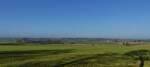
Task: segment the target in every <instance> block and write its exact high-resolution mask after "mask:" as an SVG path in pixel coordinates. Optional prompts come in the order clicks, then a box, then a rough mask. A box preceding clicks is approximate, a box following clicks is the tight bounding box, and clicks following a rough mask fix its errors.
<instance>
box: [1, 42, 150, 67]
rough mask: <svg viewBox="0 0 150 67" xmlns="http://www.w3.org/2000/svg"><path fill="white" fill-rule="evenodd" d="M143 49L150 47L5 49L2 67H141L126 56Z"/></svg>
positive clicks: (102, 46)
mask: <svg viewBox="0 0 150 67" xmlns="http://www.w3.org/2000/svg"><path fill="white" fill-rule="evenodd" d="M141 49H144V50H150V45H134V46H123V45H111V44H110V45H108V44H107V45H105V44H103V45H102V44H96V45H90V44H74V45H70V44H65V45H64V44H53V45H1V46H0V67H138V61H136V60H134V59H132V58H130V57H125V56H122V55H123V54H125V53H127V52H130V51H133V50H141ZM145 67H150V63H149V61H146V62H145Z"/></svg>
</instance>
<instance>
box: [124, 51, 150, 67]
mask: <svg viewBox="0 0 150 67" xmlns="http://www.w3.org/2000/svg"><path fill="white" fill-rule="evenodd" d="M125 55H127V56H130V57H132V58H134V59H136V60H139V61H140V64H139V67H144V62H145V61H146V60H150V51H149V50H135V51H131V52H128V53H126V54H125Z"/></svg>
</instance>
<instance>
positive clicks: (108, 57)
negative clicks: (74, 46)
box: [19, 53, 133, 67]
mask: <svg viewBox="0 0 150 67" xmlns="http://www.w3.org/2000/svg"><path fill="white" fill-rule="evenodd" d="M128 59H129V58H127V57H124V56H122V55H119V54H116V53H107V54H96V55H84V56H76V57H75V58H70V59H61V60H58V61H34V62H28V63H25V64H22V65H20V66H19V67H91V66H92V67H133V65H128V62H129V61H124V60H128ZM116 63H120V65H118V66H117V65H116V66H113V65H114V64H116ZM121 63H123V64H121ZM96 64H97V65H103V66H95V65H96ZM83 65H85V66H83ZM109 65H110V66H109Z"/></svg>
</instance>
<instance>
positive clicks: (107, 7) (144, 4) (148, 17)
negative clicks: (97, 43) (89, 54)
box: [0, 0, 150, 38]
mask: <svg viewBox="0 0 150 67" xmlns="http://www.w3.org/2000/svg"><path fill="white" fill-rule="evenodd" d="M0 37H97V38H98V37H107V38H150V0H0Z"/></svg>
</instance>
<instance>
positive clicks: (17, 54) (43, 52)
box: [0, 49, 72, 58]
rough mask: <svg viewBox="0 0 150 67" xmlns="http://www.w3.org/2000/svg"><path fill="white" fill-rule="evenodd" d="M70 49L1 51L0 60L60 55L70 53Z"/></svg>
mask: <svg viewBox="0 0 150 67" xmlns="http://www.w3.org/2000/svg"><path fill="white" fill-rule="evenodd" d="M70 52H72V50H71V49H64V50H30V51H1V52H0V58H4V57H20V56H28V55H47V54H62V53H70Z"/></svg>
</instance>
